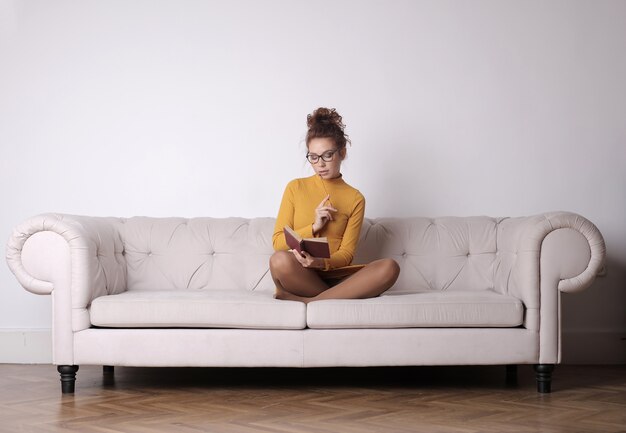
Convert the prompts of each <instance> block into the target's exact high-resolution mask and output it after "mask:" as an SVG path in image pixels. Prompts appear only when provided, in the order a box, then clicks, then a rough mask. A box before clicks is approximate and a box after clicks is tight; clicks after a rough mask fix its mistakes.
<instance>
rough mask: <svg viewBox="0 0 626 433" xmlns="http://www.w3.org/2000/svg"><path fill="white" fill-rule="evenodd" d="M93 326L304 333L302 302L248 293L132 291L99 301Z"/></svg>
mask: <svg viewBox="0 0 626 433" xmlns="http://www.w3.org/2000/svg"><path fill="white" fill-rule="evenodd" d="M89 312H90V319H91V324H92V325H95V326H104V327H116V328H169V327H185V328H190V327H192V328H254V329H303V328H305V327H306V307H305V304H304V303H302V302H296V301H284V300H279V299H274V298H273V295H272V293H271V292H250V291H246V290H130V291H127V292H123V293H120V294H117V295H109V296H101V297H99V298H96V299H95V300H94V301H93V302H92V303H91V307H90V309H89Z"/></svg>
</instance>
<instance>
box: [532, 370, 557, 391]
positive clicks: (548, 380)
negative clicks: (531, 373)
mask: <svg viewBox="0 0 626 433" xmlns="http://www.w3.org/2000/svg"><path fill="white" fill-rule="evenodd" d="M533 367H534V369H535V377H536V378H537V392H541V393H544V394H547V393H549V392H552V389H551V386H550V385H551V384H552V372H553V371H554V364H535V365H534V366H533Z"/></svg>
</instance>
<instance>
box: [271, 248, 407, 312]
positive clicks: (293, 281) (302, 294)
mask: <svg viewBox="0 0 626 433" xmlns="http://www.w3.org/2000/svg"><path fill="white" fill-rule="evenodd" d="M270 273H271V274H272V278H273V279H274V283H275V284H276V298H277V299H288V300H292V301H300V302H304V303H309V302H311V301H318V300H321V299H346V298H348V299H363V298H373V297H375V296H378V295H380V294H381V293H383V292H384V291H385V290H387V289H388V288H390V287H391V286H393V284H394V283H395V282H396V280H397V279H398V275H400V266H399V265H398V263H397V262H396V261H395V260H393V259H379V260H374V261H373V262H371V263H368V264H367V265H365V267H364V268H363V269H361V270H359V271H358V272H356V273H354V274H352V275H350V276H349V277H347V278H344V279H343V280H341V281H340V282H339V283H337V284H336V285H334V286H332V287H329V285H328V283H326V282H325V281H324V280H323V279H322V278H321V277H320V276H319V274H318V273H317V272H316V271H315V270H313V269H309V268H305V267H304V266H302V265H301V264H300V262H298V260H297V259H296V258H295V257H294V256H293V253H292V252H290V251H276V252H275V253H274V254H272V257H270Z"/></svg>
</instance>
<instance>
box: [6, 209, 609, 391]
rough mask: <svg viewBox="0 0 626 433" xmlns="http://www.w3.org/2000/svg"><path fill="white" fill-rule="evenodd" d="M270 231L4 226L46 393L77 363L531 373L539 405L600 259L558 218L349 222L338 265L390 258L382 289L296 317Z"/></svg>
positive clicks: (56, 222)
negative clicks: (30, 312) (37, 327)
mask: <svg viewBox="0 0 626 433" xmlns="http://www.w3.org/2000/svg"><path fill="white" fill-rule="evenodd" d="M274 222H275V219H274V218H264V217H260V218H250V219H247V218H237V217H230V218H210V217H202V218H178V217H169V218H152V217H144V216H135V217H131V218H117V217H95V216H80V215H67V214H58V213H46V214H40V215H36V216H33V217H31V218H28V219H27V220H25V221H24V222H22V223H21V224H19V225H18V226H17V227H15V229H14V230H13V233H12V235H11V236H10V238H9V240H8V243H7V252H6V254H7V255H6V259H7V263H8V265H9V268H10V269H11V271H12V272H13V273H14V275H15V276H16V277H17V280H18V281H19V283H20V284H21V285H22V286H23V287H24V288H25V289H26V290H28V291H30V292H33V293H36V294H42V295H51V296H52V300H53V302H52V305H53V307H52V308H53V323H52V335H53V363H54V364H55V365H57V369H58V370H59V372H60V373H61V384H62V391H63V392H66V393H71V392H74V384H75V377H76V371H77V370H78V366H79V365H80V364H87V365H89V364H91V365H94V364H95V365H103V366H105V371H107V370H108V371H111V370H112V369H113V366H115V365H118V366H233V367H245V366H248V367H250V366H256V367H262V366H274V367H326V366H383V365H384V366H396V365H397V366H399V365H462V364H465V365H468V364H469V365H478V364H503V365H507V366H515V365H517V364H533V365H534V368H535V371H536V376H537V386H538V391H539V392H550V384H551V373H552V371H553V369H554V366H555V364H557V363H560V362H561V339H560V334H561V330H560V319H561V316H560V295H561V293H562V292H577V291H580V290H583V289H585V288H586V287H588V286H590V285H591V283H592V282H593V280H594V278H595V277H596V275H597V273H598V272H599V271H600V270H601V268H602V267H603V263H604V257H605V245H604V241H603V238H602V235H601V234H600V232H599V231H598V229H597V228H596V227H595V226H594V225H593V224H592V223H591V222H589V221H588V220H587V219H585V218H583V217H582V216H580V215H577V214H575V213H571V212H549V213H544V214H540V215H534V216H527V217H516V218H491V217H487V216H473V217H441V218H420V217H414V218H375V219H370V218H365V220H364V223H363V226H362V229H361V234H360V240H359V244H358V248H357V251H356V256H355V258H354V260H353V263H368V262H370V261H372V260H375V259H377V258H382V257H392V258H394V259H396V261H397V262H398V263H399V265H400V267H401V272H400V276H399V278H398V280H397V281H396V283H395V284H394V286H393V287H391V288H390V289H389V290H388V291H387V292H385V293H384V294H383V295H381V296H379V297H376V298H370V299H341V300H323V301H316V302H311V303H309V304H308V305H305V304H303V303H301V302H295V301H285V300H278V299H274V297H273V293H274V287H275V286H274V282H273V280H272V278H271V275H270V272H269V258H270V256H271V254H272V253H273V248H272V242H271V235H272V232H273V227H274ZM513 368H514V367H513ZM513 371H514V370H513Z"/></svg>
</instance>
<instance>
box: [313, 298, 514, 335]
mask: <svg viewBox="0 0 626 433" xmlns="http://www.w3.org/2000/svg"><path fill="white" fill-rule="evenodd" d="M523 320H524V306H523V304H522V302H521V301H520V300H519V299H517V298H515V297H513V296H509V295H501V294H498V293H496V292H492V291H489V290H481V291H473V292H470V291H431V292H420V293H411V294H383V295H381V296H378V297H375V298H369V299H327V300H321V301H314V302H310V303H309V304H308V305H307V326H308V327H309V328H412V327H445V328H447V327H513V326H519V325H521V324H522V323H523Z"/></svg>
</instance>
